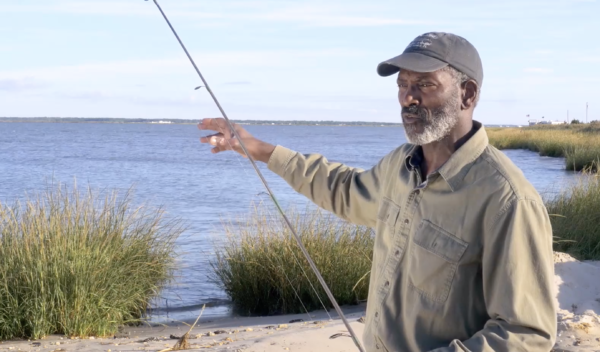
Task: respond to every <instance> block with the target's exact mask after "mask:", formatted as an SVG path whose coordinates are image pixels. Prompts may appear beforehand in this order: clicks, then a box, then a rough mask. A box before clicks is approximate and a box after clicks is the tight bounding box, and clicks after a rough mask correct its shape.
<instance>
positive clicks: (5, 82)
mask: <svg viewBox="0 0 600 352" xmlns="http://www.w3.org/2000/svg"><path fill="white" fill-rule="evenodd" d="M43 86H45V84H43V83H42V82H40V81H37V80H35V79H32V78H19V79H0V91H7V92H16V91H24V90H31V89H36V88H41V87H43Z"/></svg>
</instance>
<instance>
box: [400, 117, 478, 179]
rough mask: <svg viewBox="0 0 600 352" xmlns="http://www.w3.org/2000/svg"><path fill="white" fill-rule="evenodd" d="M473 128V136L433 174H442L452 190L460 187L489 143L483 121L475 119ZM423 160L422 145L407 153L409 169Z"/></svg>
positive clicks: (406, 161)
mask: <svg viewBox="0 0 600 352" xmlns="http://www.w3.org/2000/svg"><path fill="white" fill-rule="evenodd" d="M473 128H474V129H475V130H476V132H475V133H474V134H473V135H472V136H471V138H469V139H468V140H467V141H466V142H465V143H464V144H463V145H462V146H461V147H460V148H458V149H457V150H456V151H455V152H454V153H453V154H452V156H450V159H448V161H446V163H444V165H442V166H441V167H440V168H439V169H438V170H436V171H435V172H434V173H432V174H431V175H434V174H436V173H438V174H440V176H442V178H443V179H444V180H445V181H446V183H448V186H450V189H452V191H454V190H456V189H457V188H458V187H460V185H461V182H462V180H463V179H464V177H465V175H466V174H467V172H468V171H469V169H470V166H471V165H472V164H473V162H474V161H475V160H476V159H477V158H478V157H479V156H480V155H481V154H482V153H483V151H484V150H485V148H486V147H487V146H488V144H489V140H488V136H487V133H486V131H485V128H484V127H483V125H482V124H481V122H479V121H475V120H473ZM422 161H423V149H422V148H421V146H417V145H415V146H413V147H412V148H411V149H410V150H409V151H408V153H407V155H406V159H405V165H406V167H407V168H408V169H409V170H412V169H414V168H418V167H419V166H420V165H421V162H422Z"/></svg>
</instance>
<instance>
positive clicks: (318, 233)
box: [211, 208, 374, 315]
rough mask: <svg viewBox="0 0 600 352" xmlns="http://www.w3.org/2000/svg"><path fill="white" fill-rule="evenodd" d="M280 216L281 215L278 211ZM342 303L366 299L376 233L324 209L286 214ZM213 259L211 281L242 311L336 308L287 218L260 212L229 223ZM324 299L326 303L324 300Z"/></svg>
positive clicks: (267, 312) (248, 312)
mask: <svg viewBox="0 0 600 352" xmlns="http://www.w3.org/2000/svg"><path fill="white" fill-rule="evenodd" d="M276 215H278V214H276ZM286 215H287V216H288V218H289V219H290V221H291V222H292V224H293V226H294V228H295V229H296V231H297V233H298V235H299V236H300V237H301V239H302V243H303V244H304V246H305V247H306V249H307V251H308V253H309V254H310V256H311V257H312V259H313V260H314V262H315V264H316V266H317V268H318V269H319V271H320V272H321V275H322V276H323V278H324V280H325V282H326V283H327V285H328V286H329V288H330V289H331V292H332V293H333V295H334V296H335V299H336V301H337V302H338V303H339V304H356V303H358V302H359V301H361V300H364V299H366V297H367V290H368V284H369V271H370V269H371V259H372V254H373V241H374V237H373V232H372V230H371V229H369V228H367V227H361V226H356V225H352V224H350V223H348V222H345V221H341V220H339V219H338V218H337V217H335V216H333V215H331V214H329V213H325V212H324V211H322V210H314V211H307V212H306V213H300V212H297V211H293V210H292V211H289V212H288V213H286ZM225 232H226V234H227V236H226V239H225V241H224V243H223V244H221V245H219V246H218V247H217V250H216V259H215V260H213V261H212V262H211V265H212V268H213V274H214V275H212V279H213V280H214V281H215V282H216V283H217V284H218V285H220V286H221V287H222V288H223V289H224V291H225V292H226V293H227V294H228V295H229V296H230V298H231V300H232V302H233V304H234V306H235V309H236V310H237V311H238V312H239V313H240V314H243V315H272V314H289V313H300V312H305V310H307V311H310V310H315V309H322V308H323V305H322V303H323V304H324V305H325V307H327V308H331V307H332V305H331V303H330V302H329V299H328V297H327V295H326V294H325V291H324V290H323V289H322V287H321V285H320V283H319V282H318V280H317V278H316V276H315V274H314V273H313V271H312V270H311V268H310V266H309V264H308V262H307V261H306V259H305V257H304V255H303V254H302V252H301V250H300V248H299V246H298V244H297V242H296V240H295V238H294V237H293V235H292V234H291V232H290V231H289V229H288V228H287V227H286V225H285V223H284V222H283V219H281V218H280V217H279V216H277V218H276V219H272V218H269V216H267V215H265V212H264V210H261V209H259V208H255V210H254V211H253V212H252V213H251V214H250V215H249V216H248V217H247V218H245V219H242V220H241V221H238V222H231V221H230V222H228V223H226V224H225ZM321 302H322V303H321Z"/></svg>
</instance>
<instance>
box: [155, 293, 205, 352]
mask: <svg viewBox="0 0 600 352" xmlns="http://www.w3.org/2000/svg"><path fill="white" fill-rule="evenodd" d="M205 307H206V304H205V305H203V306H202V310H201V311H200V315H198V318H196V321H195V322H194V324H193V325H192V326H191V327H190V329H189V330H188V331H187V332H186V333H185V334H183V336H181V337H180V338H179V340H178V341H177V343H175V346H173V347H169V348H166V349H164V350H160V351H158V352H168V351H182V350H189V349H190V348H191V346H190V343H189V342H188V339H189V338H190V333H191V332H192V329H193V328H194V327H195V326H196V324H197V323H198V320H200V317H201V316H202V313H203V312H204V308H205Z"/></svg>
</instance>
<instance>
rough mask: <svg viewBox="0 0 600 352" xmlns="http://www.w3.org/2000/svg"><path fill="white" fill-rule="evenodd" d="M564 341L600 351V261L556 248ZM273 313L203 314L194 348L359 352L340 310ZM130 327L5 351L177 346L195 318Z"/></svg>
mask: <svg viewBox="0 0 600 352" xmlns="http://www.w3.org/2000/svg"><path fill="white" fill-rule="evenodd" d="M555 269H556V276H555V283H556V288H557V294H556V300H555V301H556V304H557V306H558V316H557V319H558V334H559V336H558V340H557V343H556V346H555V348H554V351H555V352H561V351H565V352H566V351H600V279H599V278H600V262H579V261H576V260H575V259H573V258H572V257H570V256H569V255H566V254H564V253H555ZM364 308H365V306H364V305H360V306H354V307H345V308H344V311H345V314H346V316H347V318H348V320H349V321H350V324H351V326H352V328H353V329H354V331H355V332H356V333H357V334H358V335H359V336H362V332H363V328H364V324H363V323H362V320H361V319H360V318H361V317H362V316H363V314H364ZM329 314H330V315H331V319H330V317H329V316H328V314H327V312H325V311H316V312H311V313H310V316H309V315H307V314H297V315H283V316H271V317H237V318H235V317H226V318H219V319H215V318H212V319H209V318H207V319H200V321H199V322H198V324H197V325H196V327H195V328H194V329H193V330H192V332H191V334H190V339H189V341H188V342H189V344H190V350H210V351H248V352H251V351H254V352H259V351H261V352H262V351H264V352H275V351H300V352H303V351H327V352H342V351H347V352H350V351H357V348H356V347H355V346H354V343H353V342H352V340H351V338H350V337H349V336H348V333H347V330H346V329H345V326H344V324H343V323H342V322H341V320H340V319H339V318H338V316H337V314H336V313H335V311H331V312H329ZM187 323H188V324H189V325H186V324H184V323H173V324H169V325H155V326H140V327H128V328H125V329H123V330H122V331H121V332H120V333H118V334H117V335H115V336H114V337H112V338H89V339H69V338H66V337H61V336H48V337H46V338H44V339H41V340H36V341H4V342H2V343H0V351H44V352H50V351H54V352H71V351H103V352H107V351H110V352H117V351H122V352H126V351H153V352H158V351H161V350H164V349H167V348H170V347H173V346H174V345H175V344H176V343H177V341H178V338H179V337H181V336H182V335H183V334H185V333H186V332H187V331H188V330H189V327H190V326H191V324H192V323H193V321H192V322H187Z"/></svg>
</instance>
